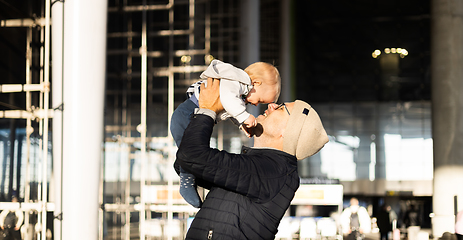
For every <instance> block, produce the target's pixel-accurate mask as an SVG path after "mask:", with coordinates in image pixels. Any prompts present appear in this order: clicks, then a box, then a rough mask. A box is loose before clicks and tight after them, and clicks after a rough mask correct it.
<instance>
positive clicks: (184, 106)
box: [170, 99, 198, 147]
mask: <svg viewBox="0 0 463 240" xmlns="http://www.w3.org/2000/svg"><path fill="white" fill-rule="evenodd" d="M197 107H198V106H197V105H196V104H195V103H193V101H191V100H190V99H187V100H186V101H184V102H183V103H181V104H180V105H179V106H178V107H177V108H176V109H175V111H174V113H173V114H172V118H171V122H170V132H171V133H172V137H173V138H174V141H175V143H176V144H177V147H179V146H180V143H181V142H182V137H183V133H184V132H185V129H186V127H188V124H190V120H191V117H192V116H193V113H194V111H195V108H197Z"/></svg>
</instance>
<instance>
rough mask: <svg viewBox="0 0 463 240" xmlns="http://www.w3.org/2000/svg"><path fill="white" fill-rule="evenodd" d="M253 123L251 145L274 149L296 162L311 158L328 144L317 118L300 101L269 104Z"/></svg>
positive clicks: (308, 106)
mask: <svg viewBox="0 0 463 240" xmlns="http://www.w3.org/2000/svg"><path fill="white" fill-rule="evenodd" d="M257 122H258V127H257V128H256V129H255V132H254V135H255V141H254V142H255V145H254V146H256V147H273V148H277V149H280V150H282V151H284V152H287V153H289V154H291V155H293V156H295V157H296V158H297V159H298V160H302V159H304V158H307V157H309V156H312V155H313V154H315V153H317V152H318V151H320V149H321V148H322V147H323V146H324V145H325V144H326V143H327V142H328V135H327V134H326V131H325V129H324V128H323V124H322V122H321V120H320V117H319V116H318V114H317V112H316V111H315V110H314V109H313V108H312V107H311V106H310V105H309V104H307V103H306V102H304V101H300V100H297V101H295V102H292V103H285V104H283V105H276V104H269V106H268V109H267V110H266V111H265V113H264V114H263V115H260V116H259V117H258V118H257Z"/></svg>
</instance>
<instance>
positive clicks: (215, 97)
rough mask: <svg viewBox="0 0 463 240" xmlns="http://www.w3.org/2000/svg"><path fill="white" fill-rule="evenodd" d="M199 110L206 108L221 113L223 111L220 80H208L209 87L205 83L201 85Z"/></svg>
mask: <svg viewBox="0 0 463 240" xmlns="http://www.w3.org/2000/svg"><path fill="white" fill-rule="evenodd" d="M198 102H199V108H205V109H209V110H212V111H214V112H215V113H219V112H221V111H223V106H222V102H221V101H220V80H219V79H213V78H208V79H207V87H206V85H205V84H204V83H202V84H201V91H200V92H199V99H198Z"/></svg>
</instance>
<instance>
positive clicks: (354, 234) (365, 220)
mask: <svg viewBox="0 0 463 240" xmlns="http://www.w3.org/2000/svg"><path fill="white" fill-rule="evenodd" d="M340 221H341V227H342V231H343V233H344V235H346V236H345V238H347V239H350V240H357V239H360V238H363V234H365V233H369V232H370V231H371V219H370V215H369V214H368V212H367V210H366V209H365V208H364V207H362V206H359V200H358V199H357V198H351V199H350V207H348V208H346V209H344V211H343V212H342V213H341V216H340Z"/></svg>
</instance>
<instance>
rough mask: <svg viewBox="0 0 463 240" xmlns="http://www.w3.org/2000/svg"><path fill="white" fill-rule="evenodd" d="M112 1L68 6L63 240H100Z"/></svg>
mask: <svg viewBox="0 0 463 240" xmlns="http://www.w3.org/2000/svg"><path fill="white" fill-rule="evenodd" d="M107 6H108V2H107V1H105V0H102V1H93V0H66V1H65V2H64V28H63V29H64V49H63V51H64V61H63V64H64V65H63V66H64V67H63V104H64V109H63V166H62V169H63V172H62V179H63V182H62V213H63V215H62V217H63V221H62V239H66V240H74V239H75V240H79V239H83V238H84V239H89V240H92V239H94V240H96V239H98V226H99V221H98V220H99V219H98V218H99V207H100V205H99V194H98V189H99V179H100V167H101V161H102V143H103V108H104V89H105V88H104V87H105V69H106V65H105V62H106V22H107Z"/></svg>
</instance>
